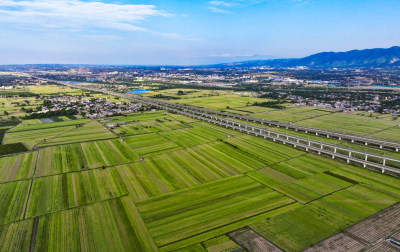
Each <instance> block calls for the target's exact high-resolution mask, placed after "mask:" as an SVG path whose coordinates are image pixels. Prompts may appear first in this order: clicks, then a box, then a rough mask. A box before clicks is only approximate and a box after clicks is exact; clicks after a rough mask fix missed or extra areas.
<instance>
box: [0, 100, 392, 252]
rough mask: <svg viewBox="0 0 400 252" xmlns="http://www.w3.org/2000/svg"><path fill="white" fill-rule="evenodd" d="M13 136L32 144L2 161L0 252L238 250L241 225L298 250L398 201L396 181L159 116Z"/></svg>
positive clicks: (26, 130)
mask: <svg viewBox="0 0 400 252" xmlns="http://www.w3.org/2000/svg"><path fill="white" fill-rule="evenodd" d="M207 94H208V93H204V94H202V93H198V94H197V95H199V96H201V95H207ZM228 95H233V94H228ZM192 96H193V97H194V96H195V95H194V93H193V94H192ZM222 97H223V96H221V97H220V96H217V95H215V96H212V97H210V98H213V99H216V100H218V99H222ZM206 98H208V97H198V98H188V99H186V98H185V99H182V100H190V99H206ZM249 98H250V97H249ZM241 105H243V104H242V101H240V102H238V106H241ZM244 106H245V107H247V106H246V104H245V105H244ZM232 108H234V107H232ZM247 108H249V110H253V113H255V114H257V113H264V114H265V115H267V114H268V112H266V111H260V110H258V109H257V108H254V107H253V106H248V107H247ZM234 109H243V110H245V108H240V107H237V108H234ZM263 109H266V108H263ZM288 110H289V109H288ZM294 111H297V112H294ZM271 113H272V112H271ZM335 115H336V113H331V112H330V111H311V110H308V109H300V108H298V109H296V110H293V118H294V117H296V118H297V119H299V120H301V122H305V121H307V120H314V119H315V120H316V118H323V117H330V116H332V117H334V116H335ZM277 116H278V113H277ZM279 116H282V115H279ZM313 116H314V117H315V116H317V117H315V118H314V119H307V120H306V118H311V117H313ZM360 117H361V116H360ZM287 118H289V119H288V120H292V119H290V117H289V116H288V117H287ZM303 119H304V121H302V120H303ZM376 120H386V119H384V118H382V119H376ZM76 122H80V123H77V124H73V123H76ZM111 122H120V123H124V124H122V125H121V126H120V127H115V128H113V129H112V130H110V129H108V128H105V127H106V125H107V124H108V123H111ZM69 123H71V124H69ZM360 123H361V122H360ZM77 125H79V126H77ZM150 126H151V127H150ZM386 126H390V124H389V123H387V124H385V125H383V126H382V127H386ZM46 130H47V132H48V134H47V135H46V133H45V132H46ZM281 130H283V129H281ZM365 130H366V131H368V129H366V128H365ZM124 132H125V133H124ZM382 132H384V131H382ZM13 134H15V135H13ZM299 134H301V133H299ZM8 135H10V136H8ZM12 136H19V138H18V141H20V140H21V142H27V143H29V141H30V140H31V146H34V144H37V143H39V142H40V145H38V146H37V147H38V148H37V149H35V150H31V151H28V152H25V153H19V154H12V155H8V156H3V157H0V251H29V249H33V250H34V251H42V250H47V251H93V250H95V251H208V252H222V251H231V250H235V249H237V250H238V251H244V247H241V245H240V244H238V243H236V242H235V241H234V240H232V239H234V238H232V239H231V238H230V237H232V236H229V234H230V233H231V232H233V231H236V230H238V229H241V228H244V227H246V228H249V229H252V230H254V231H255V232H257V233H258V234H259V235H261V236H263V237H264V238H265V239H267V240H269V241H270V242H272V243H273V244H274V245H276V246H277V247H279V248H280V249H282V250H284V251H302V250H303V249H305V248H307V247H309V246H311V245H313V244H315V243H317V242H318V241H320V240H323V239H325V238H327V237H329V236H330V235H333V234H335V233H336V232H339V231H341V230H343V229H345V228H346V227H349V226H350V225H352V224H354V223H357V222H359V221H362V220H363V219H365V218H367V217H369V216H371V215H372V214H374V213H377V212H379V211H381V210H383V209H385V208H387V207H390V206H392V205H394V204H396V203H399V202H400V183H399V179H398V178H395V177H391V176H388V175H385V174H380V173H377V172H374V171H370V170H367V169H363V168H359V167H355V166H352V165H348V164H347V163H342V162H338V161H337V160H332V159H330V158H324V157H321V156H317V155H313V154H310V153H306V152H303V151H301V150H298V149H294V148H292V147H290V146H287V145H282V144H278V143H276V142H271V141H267V140H264V139H262V138H257V137H255V136H249V135H245V134H242V133H239V132H237V131H232V130H229V129H225V128H221V127H219V126H216V125H213V124H208V123H205V122H199V121H197V120H193V119H191V118H186V117H184V116H182V115H175V114H170V113H168V115H166V113H165V112H164V111H149V112H145V113H137V114H130V115H126V116H117V117H108V118H104V119H100V120H99V121H88V120H86V121H85V120H79V119H78V120H70V121H67V120H65V121H62V122H53V123H39V122H33V121H32V122H27V123H26V124H20V125H18V126H16V127H14V128H12V131H11V132H7V133H6V134H5V137H6V138H8V139H11V137H12ZM43 137H46V138H47V140H46V141H42V140H43V139H42V138H43ZM335 144H343V143H341V142H338V141H337V142H335ZM376 151H379V150H376ZM393 155H397V154H393Z"/></svg>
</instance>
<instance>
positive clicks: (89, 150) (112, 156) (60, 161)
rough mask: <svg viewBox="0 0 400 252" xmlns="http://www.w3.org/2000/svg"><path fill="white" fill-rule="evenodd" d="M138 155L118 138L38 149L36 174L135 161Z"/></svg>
mask: <svg viewBox="0 0 400 252" xmlns="http://www.w3.org/2000/svg"><path fill="white" fill-rule="evenodd" d="M138 159H139V157H138V155H137V154H136V153H134V152H133V151H132V150H131V149H130V148H129V146H127V145H126V144H125V143H124V142H121V141H120V140H118V139H113V140H105V141H97V142H87V143H80V144H69V145H60V146H53V147H48V148H43V149H40V150H39V159H38V165H37V174H36V175H37V176H39V177H40V176H48V175H53V174H59V173H66V172H72V171H80V170H86V169H92V168H98V167H103V166H112V165H118V164H125V163H130V162H134V161H137V160H138Z"/></svg>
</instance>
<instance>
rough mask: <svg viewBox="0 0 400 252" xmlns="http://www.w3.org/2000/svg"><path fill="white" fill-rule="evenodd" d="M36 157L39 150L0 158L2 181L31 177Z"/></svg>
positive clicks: (0, 181) (0, 178)
mask: <svg viewBox="0 0 400 252" xmlns="http://www.w3.org/2000/svg"><path fill="white" fill-rule="evenodd" d="M36 159H37V152H30V153H24V154H19V155H13V156H8V157H2V158H0V183H5V182H11V181H17V180H24V179H29V178H31V177H32V175H33V171H34V168H35V164H36Z"/></svg>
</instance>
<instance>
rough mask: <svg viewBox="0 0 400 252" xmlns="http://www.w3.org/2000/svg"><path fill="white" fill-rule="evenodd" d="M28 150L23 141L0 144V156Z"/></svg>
mask: <svg viewBox="0 0 400 252" xmlns="http://www.w3.org/2000/svg"><path fill="white" fill-rule="evenodd" d="M28 150H29V149H28V148H27V147H26V146H25V144H23V143H11V144H0V156H4V155H9V154H14V153H21V152H25V151H28Z"/></svg>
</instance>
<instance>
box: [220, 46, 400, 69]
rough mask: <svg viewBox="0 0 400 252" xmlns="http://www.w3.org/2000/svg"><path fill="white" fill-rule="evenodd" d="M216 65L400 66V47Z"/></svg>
mask: <svg viewBox="0 0 400 252" xmlns="http://www.w3.org/2000/svg"><path fill="white" fill-rule="evenodd" d="M213 66H214V67H257V66H269V67H296V66H306V67H316V68H325V67H337V68H347V67H390V66H400V47H399V46H393V47H390V48H375V49H365V50H352V51H347V52H321V53H317V54H313V55H310V56H307V57H304V58H296V59H271V60H249V61H241V62H235V63H225V64H218V65H213Z"/></svg>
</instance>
